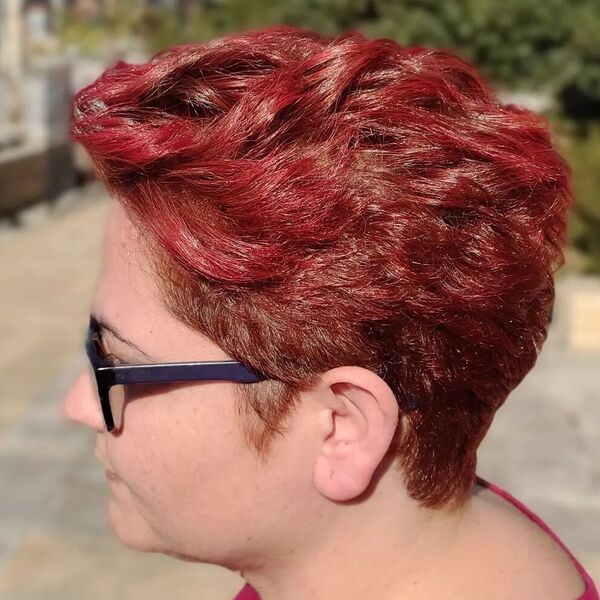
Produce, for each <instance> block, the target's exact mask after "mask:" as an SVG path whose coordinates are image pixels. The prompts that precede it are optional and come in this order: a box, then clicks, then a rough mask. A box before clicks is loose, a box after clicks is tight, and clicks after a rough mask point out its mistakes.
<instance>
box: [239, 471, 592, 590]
mask: <svg viewBox="0 0 600 600" xmlns="http://www.w3.org/2000/svg"><path fill="white" fill-rule="evenodd" d="M477 483H478V484H479V485H481V486H483V487H486V488H488V489H489V490H490V491H492V492H494V493H496V494H498V495H499V496H502V497H503V498H506V500H508V501H509V502H510V503H511V504H513V505H514V506H516V507H517V508H518V509H519V510H520V511H521V512H522V513H524V514H525V515H527V516H528V517H529V518H530V519H531V520H532V521H533V522H534V523H536V524H537V525H539V526H540V527H541V528H542V529H543V530H544V531H545V532H546V533H548V535H550V537H551V538H552V539H554V540H555V541H556V542H558V544H559V545H560V546H561V547H562V549H563V550H564V551H565V552H566V553H567V555H568V556H569V558H570V559H571V560H572V561H573V564H574V565H575V567H577V570H578V571H579V574H580V575H581V578H582V579H583V581H584V583H585V590H584V591H583V594H581V596H579V598H577V600H600V596H599V595H598V590H597V588H596V586H595V585H594V582H593V581H592V578H591V577H590V576H589V575H588V573H587V572H586V570H585V569H584V568H583V567H582V566H581V564H580V563H579V562H578V561H577V559H576V558H575V557H574V556H573V554H572V553H571V551H570V550H569V549H568V548H567V546H566V545H565V544H564V543H563V542H562V541H561V540H560V539H559V538H558V536H557V535H556V534H555V533H554V531H552V529H550V527H548V525H546V523H544V521H542V519H540V518H539V517H538V516H537V515H536V514H535V513H534V512H532V511H531V510H530V509H529V508H527V507H526V506H525V505H524V504H523V503H522V502H520V501H519V500H517V499H516V498H514V497H513V496H511V495H510V494H509V493H508V492H507V491H505V490H503V489H502V488H500V487H498V486H497V485H495V484H493V483H490V482H489V481H486V480H485V479H482V478H481V477H477ZM233 600H260V596H259V595H258V593H257V592H256V590H255V589H254V588H253V587H252V586H251V585H249V584H247V585H245V586H244V587H243V589H242V590H241V591H240V592H239V594H238V595H237V596H236V597H235V598H234V599H233Z"/></svg>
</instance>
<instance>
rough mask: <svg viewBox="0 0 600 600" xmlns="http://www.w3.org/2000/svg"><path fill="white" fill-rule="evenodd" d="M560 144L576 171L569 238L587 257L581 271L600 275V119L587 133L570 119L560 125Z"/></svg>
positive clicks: (574, 174) (574, 173)
mask: <svg viewBox="0 0 600 600" xmlns="http://www.w3.org/2000/svg"><path fill="white" fill-rule="evenodd" d="M558 128H559V129H561V130H562V135H561V136H560V139H559V140H558V147H559V149H560V151H561V153H562V154H563V156H564V157H565V158H566V160H567V161H568V162H569V164H570V165H571V168H572V170H573V190H574V193H575V206H574V208H573V210H572V212H571V218H570V221H569V241H570V244H571V245H572V246H573V247H574V248H575V249H576V250H578V251H579V252H580V253H581V255H582V256H583V262H582V265H581V270H582V271H583V272H586V273H595V274H600V122H597V123H595V124H594V125H593V126H590V127H589V129H588V130H587V132H586V133H585V134H583V135H581V134H578V132H577V130H576V128H574V127H573V125H572V124H569V123H568V122H563V123H561V124H560V125H559V126H558Z"/></svg>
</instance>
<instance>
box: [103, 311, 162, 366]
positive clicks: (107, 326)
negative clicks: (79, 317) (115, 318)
mask: <svg viewBox="0 0 600 600" xmlns="http://www.w3.org/2000/svg"><path fill="white" fill-rule="evenodd" d="M92 318H93V319H94V320H95V321H96V323H98V327H99V328H100V329H106V331H109V332H110V333H111V334H112V335H113V336H114V337H116V338H117V339H118V340H119V341H120V342H123V343H124V344H126V345H127V346H129V347H130V348H133V349H134V350H136V351H137V352H139V353H140V354H141V355H142V356H144V357H145V358H147V359H148V360H152V358H151V357H150V356H148V354H146V353H145V352H144V351H143V350H142V349H141V348H140V347H139V346H137V345H136V344H134V343H133V342H132V341H131V340H128V339H127V338H126V337H125V336H123V335H121V334H120V333H119V331H118V330H117V329H116V328H115V327H114V326H112V325H111V324H110V323H107V322H106V321H104V320H103V319H102V318H100V317H98V316H97V315H94V314H92Z"/></svg>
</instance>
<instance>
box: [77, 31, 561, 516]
mask: <svg viewBox="0 0 600 600" xmlns="http://www.w3.org/2000/svg"><path fill="white" fill-rule="evenodd" d="M73 135H74V137H75V139H77V140H78V141H80V142H81V143H82V144H83V145H84V146H85V147H86V148H87V150H88V151H89V154H90V155H91V156H92V158H93V160H94V161H95V164H96V165H97V168H98V171H99V173H100V175H101V177H102V178H103V179H104V181H105V182H106V184H107V186H108V188H109V189H110V190H111V191H112V192H113V193H114V195H115V196H117V197H118V198H119V200H120V201H121V202H123V204H124V205H125V207H126V209H127V210H128V211H129V212H130V214H131V215H132V217H134V219H135V220H136V222H137V223H138V225H139V227H141V228H143V229H144V230H146V231H148V232H149V233H150V234H151V238H150V239H152V240H155V247H154V252H153V254H152V255H153V256H154V257H155V258H156V259H157V260H156V265H157V275H158V276H159V281H160V282H161V284H162V289H163V292H164V297H165V302H166V304H167V305H168V307H169V308H170V310H171V311H172V313H173V314H174V315H175V316H176V317H177V318H179V319H180V320H182V321H184V322H185V323H187V324H188V325H189V326H190V327H193V328H195V329H196V330H198V331H200V332H202V333H203V334H205V335H206V336H208V337H209V338H210V339H211V340H212V341H213V342H214V343H216V344H217V345H218V346H220V347H221V348H222V349H223V350H225V351H226V352H227V353H228V354H229V355H230V356H231V357H232V358H235V359H236V360H240V361H242V362H244V363H246V364H247V365H249V366H250V367H252V368H254V369H256V370H257V371H260V372H262V373H264V374H266V375H268V376H269V377H272V378H273V379H272V380H269V381H265V382H260V383H256V384H252V385H246V384H238V387H237V388H236V392H237V393H238V394H239V396H238V400H239V407H240V410H241V411H246V417H247V419H245V423H246V426H245V427H246V429H245V431H246V434H247V437H248V441H249V443H250V444H251V445H252V446H253V447H254V448H256V450H257V451H258V453H259V455H260V456H261V457H263V458H265V457H266V456H268V453H267V450H268V447H269V441H270V440H271V439H272V438H273V436H274V435H275V434H276V433H282V432H283V431H284V423H285V419H286V417H287V416H288V415H289V414H290V413H291V411H292V409H293V407H294V405H295V404H296V403H297V402H298V393H299V392H300V391H302V390H306V389H309V388H310V386H311V385H313V384H314V383H315V382H316V380H317V377H318V375H319V373H322V372H324V371H326V370H328V369H330V368H333V367H336V366H341V365H358V366H362V367H364V368H367V369H370V370H372V371H373V372H375V373H377V374H378V375H380V376H381V377H382V379H384V381H386V382H387V384H388V385H389V386H390V388H391V389H392V390H393V392H394V393H395V395H396V397H397V400H398V403H399V406H400V410H401V414H402V415H403V418H401V420H400V424H399V427H398V431H397V433H396V436H395V438H394V442H393V444H392V447H391V449H390V452H393V453H394V454H395V455H396V456H397V465H398V469H399V470H400V471H401V473H402V474H403V476H404V481H405V483H406V486H407V490H408V492H409V494H410V495H411V496H412V497H413V498H414V499H415V500H417V501H419V502H420V503H421V504H422V505H423V506H427V507H430V508H434V507H442V506H444V505H447V504H453V505H459V506H460V505H461V504H462V503H463V502H464V500H465V499H466V498H467V497H468V495H469V492H470V488H471V486H472V484H473V481H474V478H475V467H476V450H477V447H478V446H479V444H480V442H481V440H482V438H483V436H484V435H485V433H486V431H487V430H488V428H489V426H490V424H491V422H492V419H493V416H494V413H495V411H496V410H497V409H498V408H499V407H500V406H501V405H502V403H503V402H504V401H505V399H506V397H507V396H508V394H509V393H510V392H511V391H512V390H513V388H515V386H516V385H517V384H518V383H519V382H520V381H521V380H522V379H523V378H524V376H525V375H526V374H527V373H528V371H529V370H530V369H531V368H532V367H533V365H534V364H535V362H536V359H537V355H538V352H539V350H540V348H541V346H542V344H543V342H544V340H545V338H546V334H547V327H548V323H549V315H550V311H551V307H552V304H553V299H554V282H553V273H554V272H555V270H556V269H557V268H558V267H560V266H561V265H562V264H563V262H564V259H563V253H562V251H563V246H564V243H565V229H566V226H565V223H566V217H567V210H568V207H569V206H570V204H571V203H572V194H571V189H570V169H569V167H568V165H567V164H566V162H565V161H564V160H563V158H562V157H561V156H560V155H559V154H558V153H557V151H556V150H555V149H554V148H553V144H552V141H551V138H550V134H549V130H548V124H547V122H546V120H545V119H543V118H542V117H540V116H536V115H534V114H532V113H530V112H528V111H526V110H524V109H522V108H519V107H517V106H514V105H510V104H509V105H505V104H502V103H500V102H499V101H498V99H497V98H496V97H495V95H494V93H493V92H492V90H491V89H490V87H489V86H488V85H487V84H486V83H485V82H484V81H483V80H482V79H481V77H480V76H479V75H478V73H477V72H476V71H475V69H474V68H473V66H471V65H470V64H468V63H467V62H465V61H464V60H463V59H461V58H460V57H458V56H456V55H454V54H453V53H451V52H449V51H443V50H435V49H430V48H425V47H403V46H401V45H399V44H398V43H396V42H394V41H392V40H389V39H378V40H369V39H367V38H365V37H364V36H363V35H362V34H360V33H357V32H349V33H345V34H343V35H340V36H337V37H335V38H325V37H322V36H320V35H317V34H316V33H312V32H308V31H305V30H302V29H300V28H295V27H288V26H278V27H272V28H268V29H264V30H260V31H252V32H245V33H240V34H236V35H231V36H228V37H224V38H220V39H215V40H213V41H211V42H208V43H205V44H192V45H184V46H179V47H176V48H173V49H170V50H167V51H163V52H161V53H159V54H157V55H156V56H155V57H154V58H152V60H150V61H149V62H147V63H145V64H139V65H131V64H126V63H122V62H121V63H118V64H117V65H115V66H114V67H112V68H111V69H109V70H107V71H106V72H105V73H104V74H103V75H102V76H101V77H100V78H99V79H98V80H97V81H96V82H94V83H93V84H92V85H90V86H88V87H87V88H85V89H83V90H82V91H81V92H79V94H78V95H77V97H76V99H75V119H74V124H73ZM415 407H416V410H412V409H413V408H415Z"/></svg>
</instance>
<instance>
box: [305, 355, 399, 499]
mask: <svg viewBox="0 0 600 600" xmlns="http://www.w3.org/2000/svg"><path fill="white" fill-rule="evenodd" d="M320 390H321V391H320V394H321V397H320V400H321V407H320V408H319V415H318V419H319V422H318V425H319V429H320V433H319V436H320V438H319V439H320V445H319V448H318V449H319V454H318V456H317V460H316V462H315V467H314V477H313V481H314V485H315V487H316V488H317V490H318V491H319V493H321V494H322V495H323V496H325V497H326V498H329V499H331V500H334V501H344V500H351V499H353V498H356V497H357V496H359V495H360V494H361V493H362V492H364V491H365V490H366V489H367V487H368V486H369V483H370V481H371V479H372V477H373V474H374V473H375V470H376V469H377V467H378V465H379V464H380V462H381V461H382V459H383V458H384V456H385V455H386V453H387V450H388V448H389V446H390V443H391V441H392V438H393V436H394V432H395V430H396V426H397V424H398V403H397V401H396V398H395V396H394V394H393V392H392V390H391V389H390V387H389V386H388V385H387V384H386V383H385V382H384V381H383V379H381V378H380V377H379V376H377V375H376V374H375V373H373V372H371V371H369V370H367V369H363V368H362V367H338V368H335V369H331V370H329V371H327V372H326V373H325V374H324V375H323V376H322V378H321V386H320Z"/></svg>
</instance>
